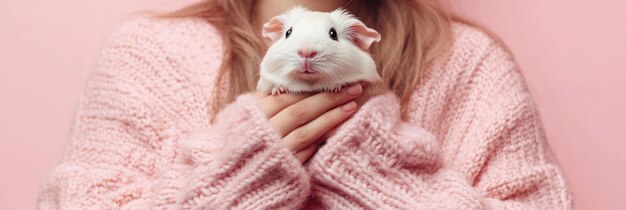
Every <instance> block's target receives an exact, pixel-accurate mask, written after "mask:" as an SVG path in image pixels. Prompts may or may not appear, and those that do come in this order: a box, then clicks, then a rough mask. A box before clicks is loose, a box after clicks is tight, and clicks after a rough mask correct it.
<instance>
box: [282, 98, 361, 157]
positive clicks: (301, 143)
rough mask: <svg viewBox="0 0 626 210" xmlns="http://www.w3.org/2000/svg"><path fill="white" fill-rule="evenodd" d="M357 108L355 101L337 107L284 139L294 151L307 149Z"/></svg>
mask: <svg viewBox="0 0 626 210" xmlns="http://www.w3.org/2000/svg"><path fill="white" fill-rule="evenodd" d="M356 109H357V105H356V102H354V101H351V102H348V103H346V104H344V105H342V106H340V107H336V108H334V109H332V110H330V111H328V112H326V113H324V114H322V115H321V116H319V117H317V118H315V119H314V120H312V121H311V122H309V123H307V124H305V125H303V126H301V127H299V128H297V129H295V130H294V131H292V132H291V133H289V134H287V136H285V137H284V138H283V141H284V143H285V144H286V146H287V147H288V148H289V149H291V150H292V151H300V150H302V149H305V148H307V147H308V146H310V145H314V144H315V141H316V140H317V139H319V138H320V137H321V136H322V135H324V134H325V133H326V132H328V131H330V130H331V129H333V128H334V127H335V126H337V125H339V124H340V123H341V122H343V121H344V120H346V119H348V117H350V116H351V115H352V114H354V113H355V112H356Z"/></svg>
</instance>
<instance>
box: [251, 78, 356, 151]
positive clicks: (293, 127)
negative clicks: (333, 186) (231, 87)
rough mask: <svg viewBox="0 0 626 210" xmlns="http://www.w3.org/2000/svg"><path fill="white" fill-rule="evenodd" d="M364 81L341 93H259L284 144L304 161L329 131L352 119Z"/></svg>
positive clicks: (266, 111)
mask: <svg viewBox="0 0 626 210" xmlns="http://www.w3.org/2000/svg"><path fill="white" fill-rule="evenodd" d="M362 92H363V88H362V86H361V85H360V84H356V85H353V86H350V87H348V88H344V89H343V90H341V91H340V92H339V93H329V92H323V93H304V94H281V95H277V96H273V95H270V94H268V93H262V92H257V94H256V96H257V100H258V104H259V108H260V109H261V110H262V111H263V112H264V113H265V115H266V116H267V117H268V119H269V123H270V125H271V126H272V127H273V128H274V129H275V130H276V131H277V132H278V133H279V134H280V135H281V136H282V137H283V143H284V144H285V145H286V146H287V147H288V148H289V149H290V150H291V151H293V153H294V156H295V157H296V158H297V159H298V160H300V162H301V163H304V162H306V161H307V160H308V159H309V158H310V157H311V156H312V155H313V154H315V152H316V151H317V149H318V148H319V144H320V143H321V142H319V141H317V140H318V139H319V138H320V137H322V136H323V135H324V134H325V133H327V132H328V131H330V130H331V129H333V128H334V127H335V126H337V125H339V124H341V123H342V122H343V121H345V120H346V119H348V118H349V117H350V116H352V115H353V114H354V113H356V110H357V103H356V102H355V101H354V99H356V98H357V97H359V96H360V95H361V93H362Z"/></svg>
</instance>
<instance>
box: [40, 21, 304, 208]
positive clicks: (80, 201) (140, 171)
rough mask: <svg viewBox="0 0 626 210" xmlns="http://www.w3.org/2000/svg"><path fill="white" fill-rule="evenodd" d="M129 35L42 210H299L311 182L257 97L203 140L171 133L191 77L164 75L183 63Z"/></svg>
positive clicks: (91, 91)
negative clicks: (269, 120) (266, 115)
mask: <svg viewBox="0 0 626 210" xmlns="http://www.w3.org/2000/svg"><path fill="white" fill-rule="evenodd" d="M142 27H143V26H142ZM125 30H129V29H128V28H126V29H122V30H121V32H120V33H118V34H117V35H114V38H111V39H112V41H109V44H108V45H107V46H105V47H104V49H103V53H102V55H101V56H100V58H99V62H98V63H99V64H98V69H97V70H96V73H95V74H94V75H93V76H92V78H91V79H90V82H89V85H88V87H87V89H86V92H85V95H84V97H83V98H82V100H81V105H80V108H79V111H78V113H77V118H76V121H75V122H74V128H73V131H72V137H71V144H70V145H69V148H68V151H67V153H66V156H65V159H64V161H63V163H62V164H61V165H59V166H58V167H56V168H55V169H54V170H53V171H52V172H51V174H50V175H49V176H48V177H47V179H46V180H45V182H44V185H43V187H42V189H41V195H40V198H39V203H38V206H39V209H282V208H285V209H294V208H298V206H299V205H300V204H301V203H302V201H303V200H305V199H306V197H307V196H308V193H309V188H310V187H309V186H310V184H309V176H308V175H307V174H306V171H305V170H304V168H303V167H302V165H301V163H300V162H299V161H298V160H297V159H296V158H295V157H294V156H293V155H292V153H291V151H290V150H289V149H287V147H285V146H283V145H282V144H281V142H280V140H281V138H280V136H279V135H278V134H277V133H275V132H274V131H273V130H272V128H271V127H270V126H269V124H268V122H267V119H266V117H265V115H264V114H263V113H262V112H261V111H260V110H259V109H258V107H257V104H256V100H255V99H254V97H253V96H252V95H242V96H240V97H238V98H237V100H236V101H235V102H233V103H232V104H230V105H229V106H227V107H226V108H225V109H224V110H223V111H221V112H220V114H218V115H217V116H216V123H214V124H210V126H208V127H206V128H205V129H203V130H201V131H200V132H193V133H189V132H186V131H182V129H179V128H176V127H173V126H170V125H171V123H168V122H167V121H169V120H175V119H174V118H168V117H164V116H172V115H176V114H177V111H176V108H175V107H179V106H177V103H187V102H184V101H180V100H179V99H181V98H180V97H178V94H187V92H185V91H178V90H180V89H182V88H186V87H184V86H180V85H177V83H175V82H171V81H176V80H182V79H184V78H185V77H183V76H181V75H177V73H175V72H173V71H172V72H165V71H158V69H168V68H170V67H171V66H170V65H171V64H172V63H176V62H177V61H176V60H175V59H173V58H171V57H168V56H163V55H161V54H158V53H154V51H155V49H162V48H163V46H162V45H159V42H158V41H155V40H153V39H152V38H151V37H150V36H145V35H143V33H142V34H136V33H130V34H129V33H127V32H125ZM133 30H134V29H133ZM153 77H154V78H166V79H167V80H166V79H163V80H159V81H154V80H153V79H149V78H153ZM163 87H167V90H168V91H163V90H164V89H162V88H163ZM176 100H179V101H176ZM197 117H203V116H197Z"/></svg>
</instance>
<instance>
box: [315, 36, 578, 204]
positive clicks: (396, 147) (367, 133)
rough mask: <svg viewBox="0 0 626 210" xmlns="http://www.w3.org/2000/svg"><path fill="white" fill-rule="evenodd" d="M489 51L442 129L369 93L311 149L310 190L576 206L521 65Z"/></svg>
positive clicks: (343, 195) (362, 196) (359, 196)
mask: <svg viewBox="0 0 626 210" xmlns="http://www.w3.org/2000/svg"><path fill="white" fill-rule="evenodd" d="M489 52H490V53H489V54H487V55H485V56H484V59H483V60H482V62H483V63H481V64H479V65H478V66H477V69H476V71H475V72H473V73H472V74H471V75H472V78H470V82H468V83H467V85H464V86H461V88H460V90H459V91H466V92H463V95H462V96H460V97H458V98H459V99H458V101H457V102H458V103H459V104H458V105H455V106H453V107H455V108H454V109H451V110H450V111H449V113H447V114H446V115H444V116H443V117H446V118H447V119H446V121H447V122H450V124H449V125H447V126H446V129H447V131H445V132H443V134H441V135H440V136H438V138H436V137H435V136H434V135H433V134H431V133H430V132H428V131H426V130H425V129H423V128H421V126H419V125H417V124H416V123H409V122H404V121H402V120H400V114H399V110H400V105H399V102H398V99H397V98H396V97H395V96H393V95H392V94H388V95H383V96H377V97H375V98H372V99H370V100H369V101H368V102H367V103H366V104H365V105H364V106H363V107H362V108H361V109H360V110H359V112H357V113H356V114H355V116H354V117H353V118H352V119H351V120H350V121H348V122H346V124H344V125H342V127H340V129H339V131H338V133H337V134H336V136H334V137H332V138H331V139H329V140H328V143H327V144H326V145H325V146H324V147H322V148H321V149H320V150H319V152H318V155H317V157H314V158H313V159H312V162H311V163H310V166H309V171H310V173H311V179H312V183H313V184H312V185H313V186H312V194H314V195H315V197H317V199H318V200H320V203H322V205H325V206H326V207H329V208H347V209H356V208H365V209H571V208H572V204H571V198H570V195H569V192H568V189H567V186H566V183H565V178H564V176H563V173H562V172H561V170H560V169H559V168H558V166H557V163H556V162H555V160H554V158H553V157H552V154H550V152H549V148H548V146H547V143H546V140H545V137H544V134H543V131H542V129H541V125H540V123H539V117H538V115H537V113H536V111H535V108H534V106H533V103H532V100H531V98H530V96H529V94H528V92H527V90H526V88H525V86H524V84H523V80H522V78H521V75H520V74H519V73H518V72H517V69H516V67H515V65H514V64H513V62H512V61H510V60H508V58H507V57H505V56H503V55H504V54H503V52H502V51H501V49H498V48H495V49H492V50H489ZM455 100H456V99H455ZM442 126H443V125H442ZM433 127H436V126H433Z"/></svg>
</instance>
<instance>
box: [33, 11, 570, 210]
mask: <svg viewBox="0 0 626 210" xmlns="http://www.w3.org/2000/svg"><path fill="white" fill-rule="evenodd" d="M453 27H454V28H453V31H454V36H455V42H454V46H453V47H452V49H451V50H449V51H448V52H447V53H446V54H445V55H443V56H441V57H440V58H439V59H438V60H437V61H436V62H434V63H433V64H432V65H431V66H429V69H428V70H427V71H426V72H425V74H424V76H423V78H422V80H421V81H422V83H421V84H420V85H419V87H418V89H417V90H416V91H415V92H414V94H413V96H412V99H411V101H410V104H409V110H410V114H409V118H410V120H408V121H401V119H400V113H399V103H398V99H397V98H396V97H395V96H394V95H392V94H387V95H381V96H377V97H375V98H372V99H370V100H369V101H368V102H367V103H366V104H364V105H363V106H362V107H361V108H360V110H359V111H358V112H357V113H356V114H355V115H354V116H353V117H352V118H351V119H349V120H348V121H347V122H345V123H344V124H343V125H342V126H340V127H339V128H338V132H337V133H336V134H335V135H334V136H332V137H330V138H329V139H327V144H326V145H324V146H323V147H321V148H320V149H319V150H318V152H317V153H316V154H315V155H314V156H313V157H312V158H311V159H310V160H309V162H307V163H306V164H305V165H302V164H300V162H299V161H298V160H297V159H296V158H295V157H294V156H293V155H292V153H291V152H290V151H289V150H288V149H287V148H286V147H285V146H283V144H281V143H280V140H281V138H280V136H279V135H278V134H277V133H276V132H275V131H273V129H272V128H271V127H270V126H269V124H268V121H267V119H266V117H265V115H264V114H263V113H262V112H261V111H260V110H259V109H258V108H257V105H256V104H255V103H256V102H255V100H254V99H253V97H252V96H251V95H250V94H244V95H242V96H240V97H238V98H237V100H236V101H235V102H234V103H232V104H230V105H229V106H227V107H226V108H225V109H224V110H222V111H221V112H220V114H218V115H217V116H216V121H215V123H213V124H212V123H210V118H211V116H210V113H211V110H210V107H211V106H210V104H211V100H212V99H213V98H214V96H213V95H212V94H213V92H214V83H215V78H216V72H217V70H218V68H219V66H220V62H221V58H222V50H223V49H222V45H221V44H222V43H221V39H220V37H219V35H218V33H217V31H216V29H215V28H214V27H212V26H211V25H210V24H208V23H206V22H205V21H202V20H200V19H194V18H186V19H172V20H155V19H140V20H136V21H131V22H128V23H126V24H124V26H123V27H121V28H120V29H119V30H117V31H116V32H115V33H114V34H113V35H112V36H111V37H110V39H109V40H108V41H107V42H106V44H105V46H104V49H103V50H102V53H101V55H100V58H99V60H98V64H97V69H96V71H95V73H94V75H93V77H92V78H91V80H90V82H89V85H88V86H87V90H86V92H85V95H84V97H83V99H82V100H81V104H80V109H79V111H78V114H77V117H76V121H75V124H74V128H73V131H72V136H71V144H70V145H69V148H68V151H67V153H66V156H65V158H64V161H63V163H62V164H61V165H60V166H58V167H57V168H56V169H54V170H53V171H52V172H51V174H50V175H49V177H48V178H47V179H46V181H45V183H44V185H43V187H42V191H41V196H40V199H39V208H40V209H298V208H302V209H571V208H572V201H571V196H570V194H569V191H568V187H567V183H566V180H565V179H564V176H563V173H562V171H561V170H560V169H559V167H558V165H557V163H556V161H555V159H554V157H553V155H552V154H551V153H550V149H549V146H548V144H547V143H546V139H545V136H544V132H543V131H542V126H541V123H540V121H539V116H538V115H537V112H536V109H535V106H534V105H533V102H532V99H531V96H530V95H529V92H528V90H527V88H526V86H525V84H524V80H523V78H522V75H521V74H520V72H519V70H518V68H517V67H516V65H515V63H514V62H513V61H512V58H511V56H510V55H509V54H507V52H506V51H505V50H503V48H502V47H501V46H499V45H498V44H497V43H496V42H494V40H492V39H491V38H489V37H488V36H487V35H485V34H484V33H482V32H480V31H479V30H476V29H474V28H471V27H469V26H466V25H463V24H460V23H455V24H454V26H453Z"/></svg>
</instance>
